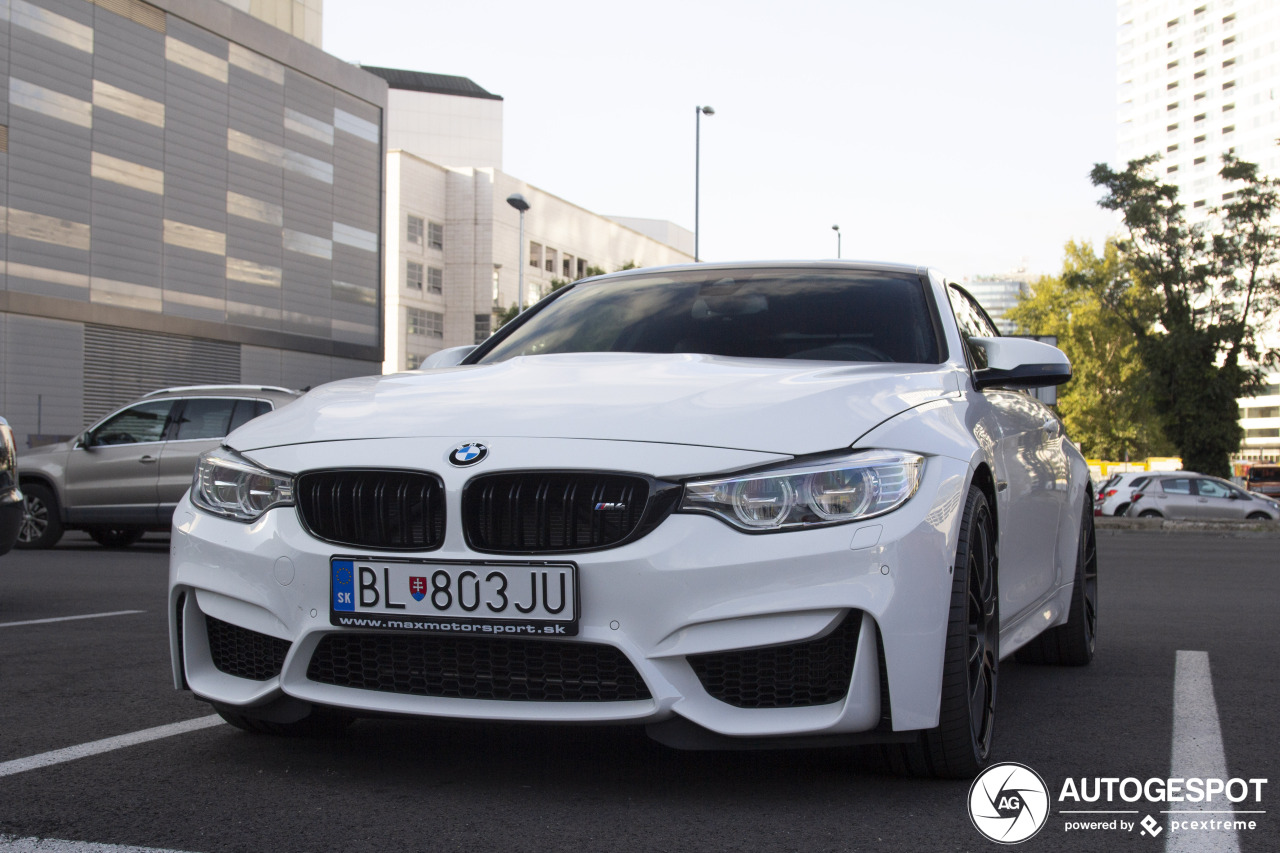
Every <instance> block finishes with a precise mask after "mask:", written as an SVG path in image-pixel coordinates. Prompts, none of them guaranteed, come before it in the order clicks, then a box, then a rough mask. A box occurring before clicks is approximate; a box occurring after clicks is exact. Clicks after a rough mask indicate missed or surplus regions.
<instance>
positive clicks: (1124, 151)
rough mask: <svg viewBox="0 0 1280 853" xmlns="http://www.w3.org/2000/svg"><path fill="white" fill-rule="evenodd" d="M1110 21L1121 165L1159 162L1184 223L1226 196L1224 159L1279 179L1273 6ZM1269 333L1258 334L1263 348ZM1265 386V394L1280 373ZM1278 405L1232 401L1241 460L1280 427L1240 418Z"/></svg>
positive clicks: (1205, 8) (1219, 1) (1144, 6)
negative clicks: (1237, 411) (1175, 191)
mask: <svg viewBox="0 0 1280 853" xmlns="http://www.w3.org/2000/svg"><path fill="white" fill-rule="evenodd" d="M1117 23H1118V33H1119V35H1118V51H1117V71H1118V80H1117V83H1118V103H1119V109H1118V121H1119V132H1118V136H1117V143H1118V144H1117V157H1118V162H1119V163H1120V164H1125V163H1127V162H1128V161H1129V160H1132V159H1135V158H1138V157H1144V156H1147V155H1149V154H1159V155H1160V157H1161V159H1160V161H1159V162H1157V163H1156V164H1155V166H1154V169H1155V172H1156V174H1157V175H1158V176H1159V177H1160V178H1161V180H1163V181H1164V182H1166V183H1171V184H1176V185H1177V186H1178V188H1179V199H1180V200H1181V201H1182V202H1183V203H1184V204H1186V206H1187V213H1188V216H1189V218H1191V219H1192V220H1196V219H1203V218H1205V217H1207V216H1208V215H1209V214H1210V212H1211V211H1212V209H1213V208H1215V207H1217V206H1220V205H1222V204H1224V203H1226V202H1229V201H1230V200H1231V198H1232V188H1231V186H1230V185H1228V184H1226V183H1224V182H1223V181H1222V179H1221V178H1219V177H1218V171H1219V169H1221V168H1222V155H1223V154H1224V153H1226V152H1228V151H1230V152H1233V153H1235V155H1236V156H1238V157H1239V158H1240V159H1242V160H1248V161H1250V162H1254V163H1257V164H1258V166H1259V169H1260V170H1261V171H1262V172H1263V173H1264V174H1268V175H1272V176H1276V175H1280V147H1277V145H1276V140H1277V138H1280V2H1277V0H1120V3H1119V6H1118V7H1117ZM1275 326H1276V324H1275V323H1274V322H1273V323H1272V328H1269V329H1266V330H1264V341H1265V342H1266V343H1267V344H1268V345H1269V346H1271V347H1272V348H1276V347H1280V329H1277V328H1275ZM1266 381H1267V383H1268V384H1269V385H1270V387H1271V389H1272V391H1274V390H1275V389H1276V388H1277V387H1278V386H1280V373H1272V374H1271V375H1269V376H1268V378H1267V380H1266ZM1277 403H1280V399H1278V398H1277V397H1276V395H1275V394H1274V393H1271V394H1268V395H1266V396H1263V397H1259V398H1257V399H1242V400H1240V407H1241V412H1242V418H1243V420H1242V421H1241V426H1243V427H1244V429H1245V435H1246V438H1245V444H1244V446H1243V447H1242V448H1241V452H1240V456H1239V459H1240V460H1241V461H1252V460H1257V459H1265V458H1271V459H1275V458H1280V435H1278V434H1277V433H1278V429H1277V428H1278V427H1280V421H1277V420H1275V419H1274V418H1262V417H1255V416H1250V417H1244V415H1245V413H1248V412H1255V411H1272V410H1274V407H1275V406H1276V404H1277Z"/></svg>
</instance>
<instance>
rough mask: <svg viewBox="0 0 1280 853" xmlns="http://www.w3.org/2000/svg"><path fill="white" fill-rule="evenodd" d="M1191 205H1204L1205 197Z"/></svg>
mask: <svg viewBox="0 0 1280 853" xmlns="http://www.w3.org/2000/svg"><path fill="white" fill-rule="evenodd" d="M1191 206H1192V207H1204V199H1200V200H1199V201H1197V202H1196V203H1195V204H1193V205H1191Z"/></svg>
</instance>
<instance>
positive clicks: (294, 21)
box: [222, 0, 324, 47]
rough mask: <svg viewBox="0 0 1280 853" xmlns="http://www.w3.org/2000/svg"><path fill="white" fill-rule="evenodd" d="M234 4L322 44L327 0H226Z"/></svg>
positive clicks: (279, 27)
mask: <svg viewBox="0 0 1280 853" xmlns="http://www.w3.org/2000/svg"><path fill="white" fill-rule="evenodd" d="M222 2H223V3H226V4H227V5H228V6H231V7H232V8H235V9H239V10H240V11H241V12H244V13H245V14H246V15H252V16H253V17H255V18H257V19H258V20H259V21H263V22H264V23H268V24H270V25H271V26H273V27H275V28H277V29H281V30H284V31H285V32H286V33H289V35H291V36H293V37H294V38H300V39H302V40H303V41H305V42H306V43H307V44H309V45H311V46H312V47H321V44H320V41H321V35H322V34H321V31H320V28H321V23H322V21H323V20H324V15H323V11H324V0H222Z"/></svg>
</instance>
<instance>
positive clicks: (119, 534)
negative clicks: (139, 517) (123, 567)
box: [86, 527, 146, 548]
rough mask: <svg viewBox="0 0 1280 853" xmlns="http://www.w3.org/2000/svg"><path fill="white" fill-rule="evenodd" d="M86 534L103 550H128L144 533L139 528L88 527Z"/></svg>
mask: <svg viewBox="0 0 1280 853" xmlns="http://www.w3.org/2000/svg"><path fill="white" fill-rule="evenodd" d="M86 532H87V533H88V534H89V538H90V539H92V540H93V541H94V542H97V543H98V544H99V545H101V546H102V547H103V548H128V547H129V546H130V545H132V544H133V543H134V542H137V541H138V540H139V539H141V538H142V536H143V534H144V533H145V532H146V531H145V530H143V529H142V528H140V527H90V528H88V530H87V531H86Z"/></svg>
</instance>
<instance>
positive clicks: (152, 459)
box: [138, 454, 156, 465]
mask: <svg viewBox="0 0 1280 853" xmlns="http://www.w3.org/2000/svg"><path fill="white" fill-rule="evenodd" d="M138 461H139V462H141V463H142V464H144V465H149V464H151V463H152V462H155V461H156V458H155V457H154V456H152V455H150V454H148V455H146V456H143V457H142V458H141V459H139V460H138Z"/></svg>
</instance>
